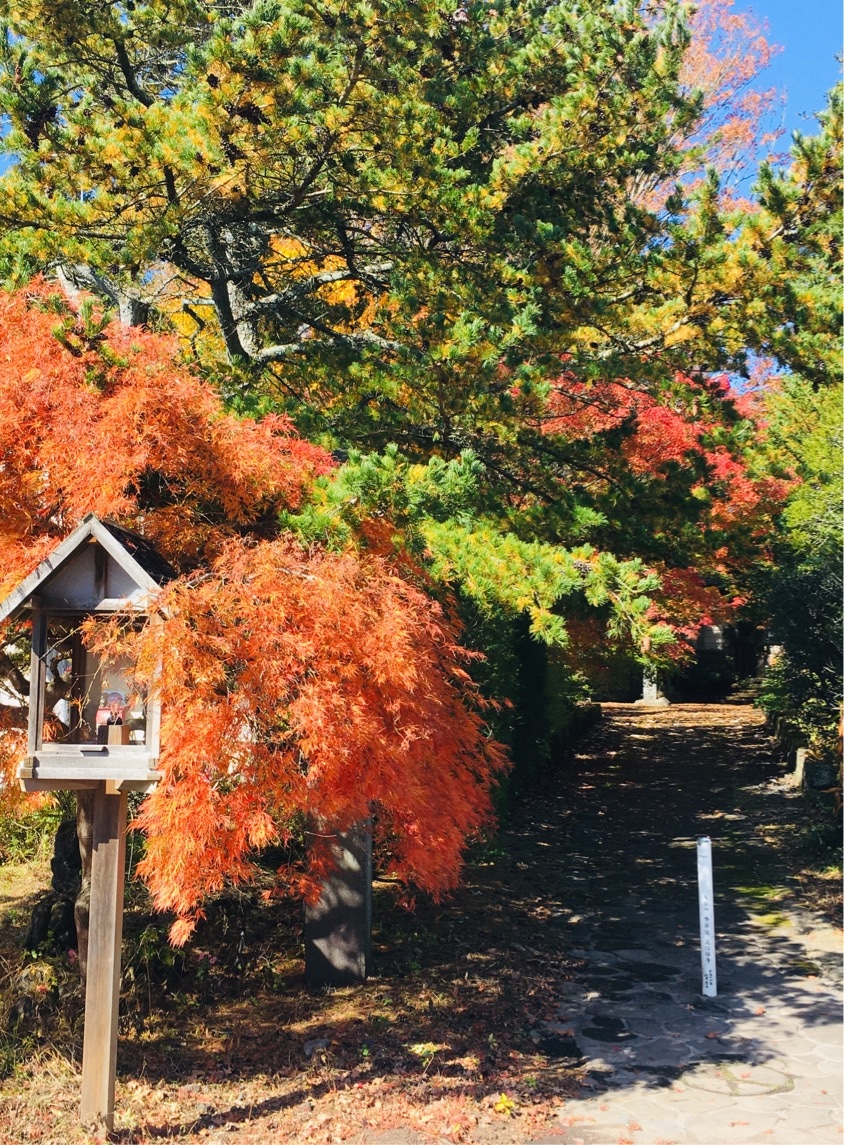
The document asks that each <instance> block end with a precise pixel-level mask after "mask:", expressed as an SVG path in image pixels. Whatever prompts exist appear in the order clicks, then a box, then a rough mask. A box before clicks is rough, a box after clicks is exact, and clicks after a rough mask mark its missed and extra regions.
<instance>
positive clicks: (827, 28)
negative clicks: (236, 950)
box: [735, 0, 844, 150]
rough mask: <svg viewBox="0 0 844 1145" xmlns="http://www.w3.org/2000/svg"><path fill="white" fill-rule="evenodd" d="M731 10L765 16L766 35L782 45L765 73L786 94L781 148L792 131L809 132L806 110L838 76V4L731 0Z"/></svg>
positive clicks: (830, 0) (814, 107) (815, 107)
mask: <svg viewBox="0 0 844 1145" xmlns="http://www.w3.org/2000/svg"><path fill="white" fill-rule="evenodd" d="M735 10H736V11H750V12H753V13H754V14H755V15H756V16H759V17H761V18H762V19H763V20H766V21H767V23H768V28H769V35H768V39H769V40H771V41H772V43H775V44H779V45H780V46H781V48H782V51H781V52H780V53H779V55H778V56H777V57H776V59H775V60H774V62H773V63H772V64H771V67H770V68H769V69H768V71H767V73H766V75H765V79H766V80H767V81H768V82H769V83H771V84H774V85H775V86H776V87H778V88H780V89H781V90H783V91H784V92H785V95H786V107H785V118H784V121H783V127H784V128H785V131H786V134H785V137H784V141H783V142H784V144H785V146H784V148H783V149H784V150H785V148H786V147H787V145H788V143H789V142H790V140H791V132H792V131H795V130H796V131H803V132H805V133H806V134H812V133H813V132H814V130H815V127H816V124H815V121H814V119H813V118H812V113H814V112H817V111H821V110H822V109H823V106H824V102H825V99H826V93H827V92H828V91H829V89H830V88H831V87H832V86H833V85H834V84H835V83H836V81H837V79H838V78H839V75H840V71H841V68H840V64H839V62H838V60H837V59H836V56H837V55H840V54H841V51H842V40H844V31H842V22H844V17H842V5H841V3H840V0H755V2H754V3H746V2H745V0H736V2H735ZM806 116H808V117H809V118H806Z"/></svg>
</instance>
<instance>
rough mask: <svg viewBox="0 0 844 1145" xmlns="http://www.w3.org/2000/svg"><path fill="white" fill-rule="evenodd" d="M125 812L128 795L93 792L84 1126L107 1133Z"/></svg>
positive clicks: (110, 1116) (111, 1103) (103, 788)
mask: <svg viewBox="0 0 844 1145" xmlns="http://www.w3.org/2000/svg"><path fill="white" fill-rule="evenodd" d="M126 810H127V808H126V793H125V792H121V793H120V794H116V795H110V794H107V793H106V785H105V783H102V784H100V786H99V787H98V788H97V791H96V794H95V796H94V823H93V841H92V846H93V851H92V856H91V913H90V921H89V927H90V929H89V935H88V975H87V982H86V988H85V1038H84V1042H83V1046H82V1124H83V1125H84V1126H86V1127H91V1128H94V1129H105V1130H107V1131H108V1132H111V1131H112V1130H113V1128H114V1077H115V1068H116V1063H117V1009H118V1004H119V1001H120V948H121V944H122V940H123V881H124V876H125V874H126Z"/></svg>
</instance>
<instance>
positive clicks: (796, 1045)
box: [547, 705, 844, 1145]
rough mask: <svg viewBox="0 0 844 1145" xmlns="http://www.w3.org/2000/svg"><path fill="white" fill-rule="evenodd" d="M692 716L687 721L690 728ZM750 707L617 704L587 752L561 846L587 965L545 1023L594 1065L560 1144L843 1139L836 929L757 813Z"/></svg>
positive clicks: (764, 765) (763, 781)
mask: <svg viewBox="0 0 844 1145" xmlns="http://www.w3.org/2000/svg"><path fill="white" fill-rule="evenodd" d="M689 715H693V716H694V721H695V723H696V727H694V728H689V727H688V726H685V727H684V726H683V721H684V720H685V719H686V718H688V717H689ZM757 720H758V716H757V715H756V714H755V713H753V712H751V711H749V710H748V709H737V708H731V707H729V706H726V705H725V706H717V707H715V706H713V707H711V708H699V709H697V711H696V712H694V711H693V710H692V708H691V706H688V705H686V706H677V707H673V708H668V709H662V710H655V709H652V710H648V709H633V708H628V707H621V706H619V707H617V708H615V707H608V708H607V709H606V712H605V726H604V727H603V728H602V730H601V733H600V735H599V736H598V737H597V742H595V743H594V744H593V746H592V755H591V758H588V757H587V758H586V759H581V760H580V765H581V766H582V767H585V771H584V773H582V775H581V777H580V783H579V787H578V794H577V803H578V806H577V807H576V808H575V815H576V816H577V815H578V813H579V816H580V817H581V818H582V822H583V826H584V829H585V830H584V833H583V835H582V836H581V837H580V838H579V839H577V840H576V841H575V840H573V841H572V843H571V844H563V847H564V849H565V850H566V851H567V855H568V859H569V861H570V863H571V871H572V877H573V879H574V880H575V882H576V889H575V890H574V893H573V895H572V898H571V900H570V901H569V903H567V904H566V907H565V909H566V911H568V909H569V908H571V913H567V914H566V915H565V918H566V925H567V931H568V935H569V936H570V939H569V941H570V945H569V951H570V953H572V954H573V955H575V956H579V957H580V958H581V959H582V970H581V972H580V974H579V976H578V977H579V981H577V982H572V983H571V984H570V985H569V986H568V988H567V989H566V991H565V994H564V996H563V997H561V998H560V1006H559V1011H558V1015H557V1018H556V1020H555V1021H554V1022H551V1023H548V1026H547V1036H548V1037H549V1038H557V1039H559V1042H560V1046H559V1049H560V1051H561V1052H563V1051H565V1050H566V1049H568V1050H569V1052H576V1053H578V1054H579V1055H581V1056H582V1057H583V1058H585V1059H586V1063H587V1066H588V1075H587V1085H586V1086H585V1087H584V1090H583V1097H582V1098H581V1099H580V1100H576V1101H570V1102H569V1103H568V1104H567V1105H566V1107H565V1109H564V1111H563V1115H562V1117H561V1119H560V1131H561V1132H560V1134H559V1135H556V1134H555V1136H554V1138H553V1140H554V1141H556V1142H557V1145H617V1143H620V1142H627V1141H630V1142H635V1143H636V1145H731V1143H733V1142H736V1143H739V1142H741V1143H744V1142H748V1143H749V1142H769V1143H770V1145H832V1143H833V1142H841V1141H844V1137H842V1133H841V1112H842V1073H843V1072H844V1060H842V1022H841V1018H842V1008H841V1001H842V1000H841V990H840V985H841V932H840V930H837V929H836V928H833V927H831V926H829V925H828V924H826V923H824V922H823V920H821V919H819V918H816V917H814V916H812V915H810V914H809V913H807V912H805V911H803V910H801V909H799V907H797V906H795V905H794V904H793V901H792V900H793V894H792V891H793V888H791V887H790V885H789V880H788V878H787V876H785V874H784V873H783V872H782V871H781V870H779V869H778V868H777V866H776V863H775V860H773V858H772V856H771V853H770V848H768V847H766V844H765V840H764V826H765V825H764V823H762V824H760V823H759V822H758V820H757V817H755V816H754V813H753V812H754V798H755V797H757V796H758V797H759V802H761V796H762V795H763V793H764V789H765V787H766V786H767V785H768V784H769V783H770V782H771V780H770V779H769V778H768V776H769V775H770V770H769V765H770V760H769V759H768V758H767V756H766V755H765V752H764V750H763V749H760V737H759V736H758V728H757V727H754V724H755V723H756V721H757ZM619 732H621V733H622V737H621V738H620V737H619ZM602 748H606V750H607V758H604V759H602V758H601V751H602ZM738 808H741V809H742V810H741V811H739V810H737V809H738ZM604 823H605V826H604ZM704 834H706V835H709V836H710V838H711V839H712V844H713V855H714V863H715V888H716V919H715V921H716V934H717V960H718V995H717V997H715V998H712V999H707V998H704V997H703V996H702V994H701V974H700V952H699V943H698V908H697V901H696V838H697V836H698V835H704ZM549 1140H551V1139H550V1138H549Z"/></svg>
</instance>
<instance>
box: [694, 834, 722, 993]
mask: <svg viewBox="0 0 844 1145" xmlns="http://www.w3.org/2000/svg"><path fill="white" fill-rule="evenodd" d="M697 889H698V900H699V903H700V965H701V971H702V973H703V993H704V994H705V995H706V997H707V998H714V997H715V995H716V994H717V993H718V977H717V975H716V972H715V894H714V888H713V882H712V842H711V840H710V839H709V837H708V836H706V835H704V836H702V837H701V838H700V839H698V841H697Z"/></svg>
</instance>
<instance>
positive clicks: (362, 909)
mask: <svg viewBox="0 0 844 1145" xmlns="http://www.w3.org/2000/svg"><path fill="white" fill-rule="evenodd" d="M331 849H332V851H333V852H334V855H335V858H336V860H337V869H336V871H335V872H334V873H333V874H332V875H330V876H329V878H328V879H327V880H326V882H325V883H324V885H323V888H322V895H321V896H320V898H319V901H318V902H316V903H314V905H313V906H307V905H306V906H305V977H306V979H307V981H308V983H309V985H311V986H349V985H354V984H355V983H358V982H363V981H365V979H366V976H367V973H368V972H369V962H370V958H371V954H372V825H371V823H370V822H369V821H368V820H367V821H366V822H363V823H358V824H356V825H355V826H353V827H350V828H349V830H348V831H343V832H339V831H338V832H337V833H336V834H335V836H334V840H333V842H332V843H331Z"/></svg>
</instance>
